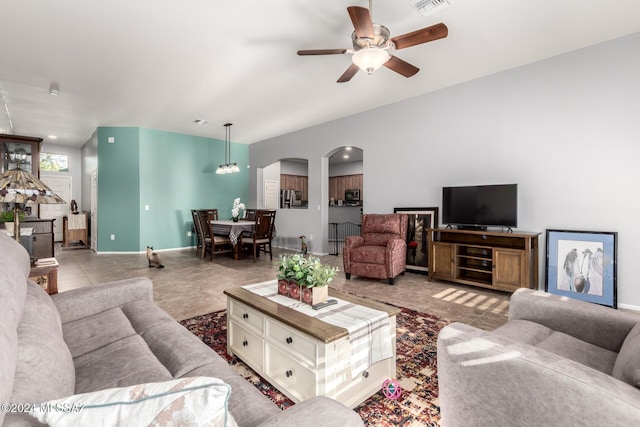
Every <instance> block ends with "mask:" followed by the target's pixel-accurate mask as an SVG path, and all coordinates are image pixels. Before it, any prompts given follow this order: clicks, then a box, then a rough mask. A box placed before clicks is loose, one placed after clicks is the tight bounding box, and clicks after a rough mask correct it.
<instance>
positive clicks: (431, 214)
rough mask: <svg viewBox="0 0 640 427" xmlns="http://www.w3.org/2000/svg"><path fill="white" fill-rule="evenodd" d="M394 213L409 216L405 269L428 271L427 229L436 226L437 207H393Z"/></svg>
mask: <svg viewBox="0 0 640 427" xmlns="http://www.w3.org/2000/svg"><path fill="white" fill-rule="evenodd" d="M393 212H394V213H403V214H407V215H408V216H409V223H408V225H407V237H406V238H407V270H408V271H412V272H415V273H420V274H427V273H428V272H429V267H428V265H429V263H428V260H429V256H428V243H427V229H429V228H436V227H437V226H438V208H437V207H433V208H394V209H393Z"/></svg>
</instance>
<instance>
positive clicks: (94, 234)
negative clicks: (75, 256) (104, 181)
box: [90, 170, 98, 251]
mask: <svg viewBox="0 0 640 427" xmlns="http://www.w3.org/2000/svg"><path fill="white" fill-rule="evenodd" d="M90 215H91V249H93V250H94V251H97V250H98V171H97V170H94V171H93V172H91V212H90Z"/></svg>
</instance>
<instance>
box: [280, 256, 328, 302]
mask: <svg viewBox="0 0 640 427" xmlns="http://www.w3.org/2000/svg"><path fill="white" fill-rule="evenodd" d="M337 272H338V268H337V267H330V266H328V265H323V264H322V263H321V262H320V260H319V259H318V258H316V257H314V256H312V255H309V256H308V257H304V256H303V255H300V254H293V255H281V256H280V265H279V267H278V276H277V277H278V293H279V294H280V295H284V296H287V297H289V298H293V299H296V300H299V301H302V302H305V303H307V304H312V305H313V304H318V303H321V302H325V301H326V300H327V299H328V298H329V286H328V285H329V283H330V282H331V281H332V280H333V278H334V277H336V274H337Z"/></svg>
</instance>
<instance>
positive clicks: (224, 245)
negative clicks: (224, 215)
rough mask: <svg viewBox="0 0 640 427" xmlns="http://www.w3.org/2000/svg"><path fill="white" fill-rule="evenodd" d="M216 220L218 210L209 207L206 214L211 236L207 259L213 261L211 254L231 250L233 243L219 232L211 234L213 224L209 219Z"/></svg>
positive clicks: (224, 252)
mask: <svg viewBox="0 0 640 427" xmlns="http://www.w3.org/2000/svg"><path fill="white" fill-rule="evenodd" d="M217 220H218V210H217V209H209V210H208V216H207V227H208V228H209V235H210V236H211V249H210V251H209V261H213V255H219V254H226V253H230V252H232V251H233V245H232V244H231V239H229V237H228V236H221V235H219V234H213V226H212V225H211V221H217Z"/></svg>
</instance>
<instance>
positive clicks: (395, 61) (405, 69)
mask: <svg viewBox="0 0 640 427" xmlns="http://www.w3.org/2000/svg"><path fill="white" fill-rule="evenodd" d="M383 65H384V66H385V67H387V68H388V69H390V70H393V71H395V72H396V73H398V74H402V75H403V76H405V77H411V76H413V75H415V74H416V73H417V72H418V71H420V68H418V67H416V66H415V65H411V64H409V63H408V62H406V61H403V60H402V59H400V58H398V57H397V56H393V55H391V59H389V60H388V61H387V62H385V63H384V64H383Z"/></svg>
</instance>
